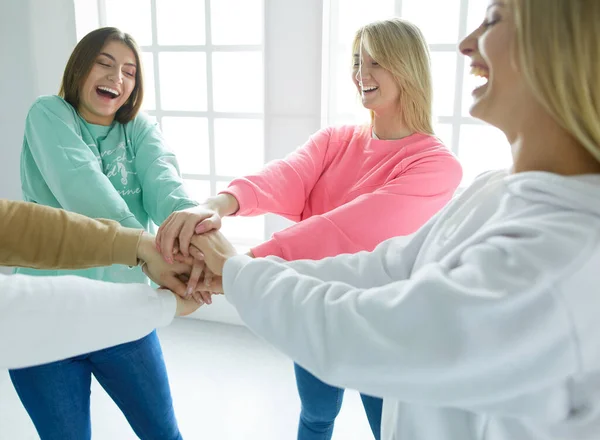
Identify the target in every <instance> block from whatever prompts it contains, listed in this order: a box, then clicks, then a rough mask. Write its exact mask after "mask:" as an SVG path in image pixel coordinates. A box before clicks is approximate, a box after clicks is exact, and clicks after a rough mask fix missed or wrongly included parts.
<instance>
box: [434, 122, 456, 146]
mask: <svg viewBox="0 0 600 440" xmlns="http://www.w3.org/2000/svg"><path fill="white" fill-rule="evenodd" d="M433 131H434V132H435V135H436V136H437V137H438V138H440V140H441V141H442V142H443V143H444V145H445V146H446V147H448V149H449V150H452V132H453V130H452V124H440V123H437V124H434V125H433Z"/></svg>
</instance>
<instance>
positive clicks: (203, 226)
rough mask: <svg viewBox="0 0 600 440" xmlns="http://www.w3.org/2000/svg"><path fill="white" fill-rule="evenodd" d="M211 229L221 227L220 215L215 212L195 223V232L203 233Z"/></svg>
mask: <svg viewBox="0 0 600 440" xmlns="http://www.w3.org/2000/svg"><path fill="white" fill-rule="evenodd" d="M213 229H221V217H219V216H218V215H216V214H213V215H212V216H210V217H209V218H207V219H204V220H202V221H201V222H200V223H198V224H197V225H196V229H195V232H196V234H203V233H205V232H208V231H212V230H213Z"/></svg>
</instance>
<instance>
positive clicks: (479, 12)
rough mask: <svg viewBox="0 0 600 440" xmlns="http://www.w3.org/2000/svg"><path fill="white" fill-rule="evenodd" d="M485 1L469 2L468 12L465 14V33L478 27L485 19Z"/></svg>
mask: <svg viewBox="0 0 600 440" xmlns="http://www.w3.org/2000/svg"><path fill="white" fill-rule="evenodd" d="M486 8H487V2H475V1H470V2H469V13H468V14H467V35H468V34H470V33H471V32H473V31H474V30H475V29H477V28H478V27H479V25H480V24H481V23H483V20H485V11H486Z"/></svg>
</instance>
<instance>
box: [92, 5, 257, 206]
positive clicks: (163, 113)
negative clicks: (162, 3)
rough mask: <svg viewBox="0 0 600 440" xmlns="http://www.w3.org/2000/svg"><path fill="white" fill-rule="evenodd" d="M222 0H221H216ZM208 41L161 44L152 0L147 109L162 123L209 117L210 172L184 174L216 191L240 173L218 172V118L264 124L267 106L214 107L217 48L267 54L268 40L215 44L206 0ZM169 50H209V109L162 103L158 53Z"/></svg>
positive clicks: (102, 15) (102, 21)
mask: <svg viewBox="0 0 600 440" xmlns="http://www.w3.org/2000/svg"><path fill="white" fill-rule="evenodd" d="M97 1H98V21H99V25H100V27H104V26H108V23H107V19H106V2H105V0H97ZM216 1H218V0H216ZM204 4H205V11H204V14H205V39H206V40H205V41H206V43H205V44H203V45H159V44H158V38H157V37H158V21H157V12H156V11H157V8H156V0H150V8H151V21H152V44H151V45H150V46H140V49H141V50H142V52H144V53H151V54H152V57H153V61H154V62H153V68H154V70H153V74H154V91H155V96H154V98H155V103H156V104H155V107H156V108H155V109H154V110H144V111H145V112H146V113H148V114H149V115H152V116H154V117H155V118H156V120H157V121H158V123H159V124H161V123H162V118H163V117H202V118H206V119H207V121H208V148H209V170H210V171H209V174H192V173H183V174H182V177H183V178H184V179H187V180H197V181H208V182H209V183H210V192H211V194H212V195H214V194H216V191H217V182H222V181H225V182H228V181H231V180H232V179H234V178H235V177H238V176H226V175H219V174H217V172H216V164H215V136H214V132H215V119H218V118H229V119H252V120H257V121H261V122H263V124H264V108H263V112H262V113H230V112H216V111H214V102H213V69H212V55H213V53H215V52H255V53H256V52H259V53H261V55H262V56H263V57H264V52H265V44H264V38H263V42H262V44H251V45H213V44H212V42H211V38H212V32H211V21H212V20H211V0H205V2H204ZM261 7H262V9H263V10H262V14H263V15H264V1H263V2H262V4H261ZM168 52H191V53H204V54H206V80H207V110H206V111H177V110H163V109H162V108H161V107H162V105H161V88H160V74H159V62H158V56H159V54H160V53H168Z"/></svg>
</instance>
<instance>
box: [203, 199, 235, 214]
mask: <svg viewBox="0 0 600 440" xmlns="http://www.w3.org/2000/svg"><path fill="white" fill-rule="evenodd" d="M205 205H206V206H207V207H209V208H210V209H212V210H213V211H216V212H217V214H219V216H220V217H227V216H228V215H232V214H235V213H236V212H237V211H238V210H239V209H240V204H239V203H238V201H237V199H236V198H235V197H234V196H232V195H231V194H227V193H222V194H218V195H216V196H214V197H210V198H209V199H208V200H207V201H206V202H205Z"/></svg>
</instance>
